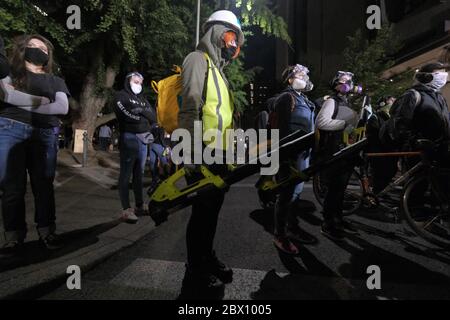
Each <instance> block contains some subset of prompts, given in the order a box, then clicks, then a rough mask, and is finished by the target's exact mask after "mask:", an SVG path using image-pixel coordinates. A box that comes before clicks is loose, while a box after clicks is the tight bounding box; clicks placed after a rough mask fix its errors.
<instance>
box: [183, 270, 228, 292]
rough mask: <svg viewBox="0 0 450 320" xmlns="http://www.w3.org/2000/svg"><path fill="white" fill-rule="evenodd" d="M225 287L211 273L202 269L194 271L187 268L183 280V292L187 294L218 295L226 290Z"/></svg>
mask: <svg viewBox="0 0 450 320" xmlns="http://www.w3.org/2000/svg"><path fill="white" fill-rule="evenodd" d="M224 287H225V285H224V283H223V282H222V281H220V279H219V278H218V277H216V276H215V275H213V274H212V273H211V272H209V271H207V270H205V269H204V268H201V269H193V268H189V267H188V266H186V273H185V275H184V279H183V290H184V291H185V292H196V293H197V294H199V295H203V294H208V293H210V294H213V295H214V294H217V293H219V292H220V291H222V290H223V289H224Z"/></svg>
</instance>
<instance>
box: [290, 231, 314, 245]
mask: <svg viewBox="0 0 450 320" xmlns="http://www.w3.org/2000/svg"><path fill="white" fill-rule="evenodd" d="M286 236H287V237H288V238H289V239H291V240H294V241H296V242H299V243H303V244H314V243H316V242H317V239H316V238H315V237H313V236H312V235H310V234H308V233H306V232H304V231H302V230H301V229H300V228H295V229H293V228H288V229H287V231H286Z"/></svg>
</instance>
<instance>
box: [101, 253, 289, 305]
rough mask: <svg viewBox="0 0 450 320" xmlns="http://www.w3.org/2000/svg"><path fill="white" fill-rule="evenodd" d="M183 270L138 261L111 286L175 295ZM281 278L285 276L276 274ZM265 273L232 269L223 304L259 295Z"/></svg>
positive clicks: (163, 263) (170, 264) (177, 264)
mask: <svg viewBox="0 0 450 320" xmlns="http://www.w3.org/2000/svg"><path fill="white" fill-rule="evenodd" d="M184 272H185V266H184V263H182V262H174V261H163V260H153V259H142V258H138V259H136V260H134V261H133V262H132V263H131V264H130V265H129V266H128V267H126V268H125V269H124V270H122V272H121V273H119V274H118V275H117V276H115V277H114V278H113V279H112V280H111V281H110V283H111V284H114V285H118V286H125V287H134V288H139V289H154V290H161V291H166V292H167V291H170V292H173V293H174V295H175V294H178V293H179V292H180V289H181V283H182V281H183V277H184ZM277 275H278V276H279V277H284V276H286V275H287V274H286V273H277ZM266 276H267V271H259V270H248V269H238V268H236V269H235V268H233V282H232V283H231V284H229V285H227V287H226V290H225V297H224V299H225V300H250V299H251V295H252V293H254V292H256V291H258V289H259V288H260V284H261V282H262V281H263V280H264V278H265V277H266Z"/></svg>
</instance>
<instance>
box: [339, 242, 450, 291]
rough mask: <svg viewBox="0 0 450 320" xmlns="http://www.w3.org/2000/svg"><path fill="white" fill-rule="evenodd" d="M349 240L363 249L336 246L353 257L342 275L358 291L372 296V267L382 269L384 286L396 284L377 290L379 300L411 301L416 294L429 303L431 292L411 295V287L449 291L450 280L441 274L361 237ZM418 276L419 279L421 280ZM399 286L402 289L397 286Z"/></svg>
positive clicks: (340, 269) (350, 246) (348, 244)
mask: <svg viewBox="0 0 450 320" xmlns="http://www.w3.org/2000/svg"><path fill="white" fill-rule="evenodd" d="M348 239H349V240H351V241H352V242H354V243H355V244H356V245H358V246H359V247H360V248H357V247H355V246H353V245H351V244H350V243H349V242H347V241H343V242H336V245H338V246H339V247H341V248H342V249H344V250H346V251H347V252H349V253H350V254H351V255H352V256H351V258H350V261H349V262H348V263H345V264H343V265H341V266H340V267H339V272H340V273H341V275H342V276H343V277H345V278H347V279H348V280H349V281H350V282H351V283H352V285H353V286H354V287H355V289H357V290H359V291H361V292H367V294H369V293H368V292H369V290H367V287H366V280H367V278H368V277H369V275H368V274H367V268H368V267H369V266H371V265H376V266H379V267H380V269H381V274H382V278H381V279H382V283H384V284H387V283H389V284H391V285H392V284H395V287H392V286H389V285H385V286H382V289H381V290H376V295H377V296H383V297H386V298H392V299H408V298H411V295H412V294H414V295H415V296H416V297H419V298H423V299H428V298H432V295H433V293H432V292H420V291H417V292H410V289H409V288H410V287H409V286H411V285H414V286H421V285H436V286H441V287H443V286H447V287H450V278H449V277H447V276H445V275H443V274H441V273H438V272H435V271H431V270H429V269H427V268H425V267H423V266H422V265H420V264H418V263H416V262H414V261H412V260H410V259H407V258H404V257H401V256H398V255H396V254H393V253H391V252H389V251H387V250H385V249H383V248H380V247H378V246H375V245H373V244H371V243H369V242H368V241H366V240H364V239H362V238H360V237H358V236H350V235H349V236H348ZM418 275H420V278H419V277H418ZM399 284H402V285H403V286H398V285H399ZM404 285H406V286H404ZM374 294H375V293H374ZM358 298H361V297H358ZM434 298H442V297H434Z"/></svg>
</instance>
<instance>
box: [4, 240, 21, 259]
mask: <svg viewBox="0 0 450 320" xmlns="http://www.w3.org/2000/svg"><path fill="white" fill-rule="evenodd" d="M22 250H23V241H19V240H12V241H8V242H6V243H5V244H4V245H3V247H2V248H1V249H0V254H1V255H4V256H14V255H18V254H19V253H21V252H22Z"/></svg>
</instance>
